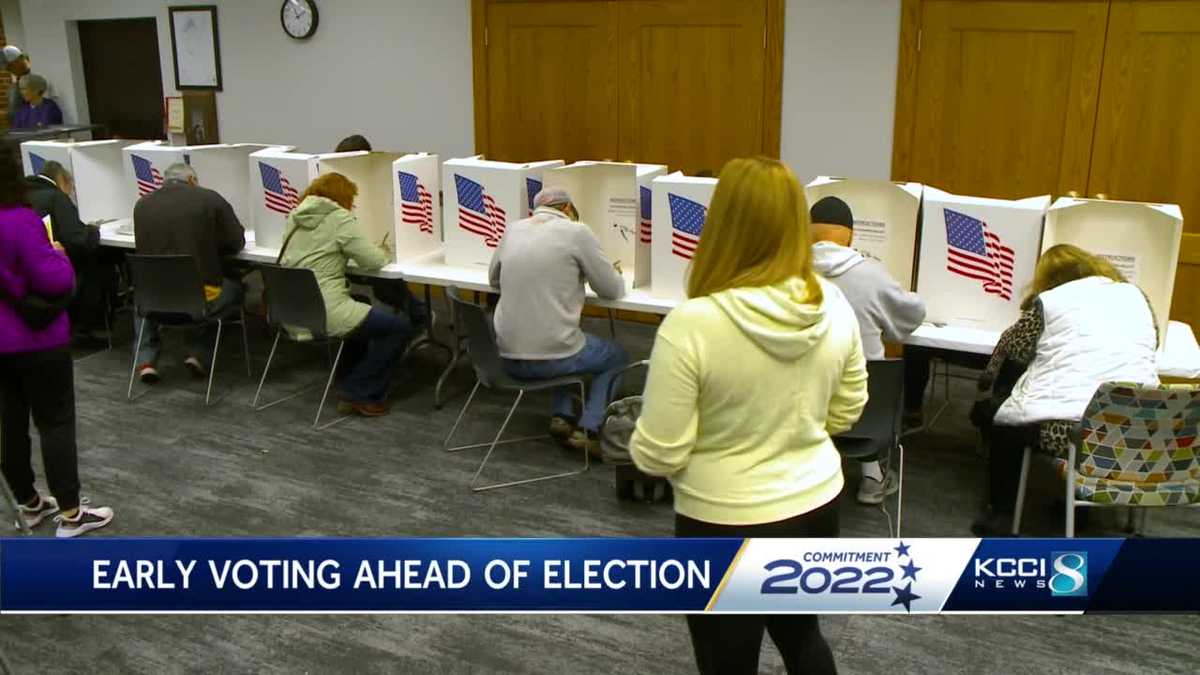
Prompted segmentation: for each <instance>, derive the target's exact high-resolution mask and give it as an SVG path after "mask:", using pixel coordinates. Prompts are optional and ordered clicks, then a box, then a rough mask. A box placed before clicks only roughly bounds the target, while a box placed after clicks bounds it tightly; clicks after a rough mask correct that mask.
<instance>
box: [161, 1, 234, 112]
mask: <svg viewBox="0 0 1200 675" xmlns="http://www.w3.org/2000/svg"><path fill="white" fill-rule="evenodd" d="M168 10H169V14H170V19H171V57H172V60H173V61H174V63H175V88H176V89H179V90H186V89H211V90H214V91H220V90H221V47H220V40H219V39H218V36H217V7H216V5H188V6H181V7H169V8H168Z"/></svg>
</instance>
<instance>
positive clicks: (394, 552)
mask: <svg viewBox="0 0 1200 675" xmlns="http://www.w3.org/2000/svg"><path fill="white" fill-rule="evenodd" d="M1198 562H1200V540H1197V539H1127V540H1126V539H633V538H629V539H599V538H596V539H592V538H589V539H416V538H396V539H383V538H381V539H339V538H328V539H283V538H280V539H225V538H173V539H167V538H161V539H160V538H94V539H87V540H82V539H81V540H66V541H58V540H53V539H33V538H6V539H0V613H4V614H38V613H176V614H181V613H359V612H361V613H388V612H394V613H421V612H427V613H468V612H487V613H534V612H553V613H568V612H586V613H632V612H648V613H697V612H729V613H739V612H742V613H745V612H751V613H815V614H834V613H899V614H935V613H954V612H963V613H1003V612H1018V613H1056V614H1072V613H1080V614H1081V613H1085V612H1196V611H1200V583H1197V580H1196V569H1197V563H1198Z"/></svg>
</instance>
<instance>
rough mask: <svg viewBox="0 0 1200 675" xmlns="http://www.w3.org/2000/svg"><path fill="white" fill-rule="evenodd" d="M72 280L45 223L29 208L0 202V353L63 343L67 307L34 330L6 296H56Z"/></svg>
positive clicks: (67, 328) (67, 332) (66, 336)
mask: <svg viewBox="0 0 1200 675" xmlns="http://www.w3.org/2000/svg"><path fill="white" fill-rule="evenodd" d="M74 285H75V271H74V270H73V269H71V261H70V260H68V259H67V255H66V254H65V253H63V252H61V251H59V250H58V249H56V248H54V247H53V246H51V245H50V240H49V239H48V238H47V237H46V225H45V223H43V222H42V219H41V218H38V215H37V214H36V213H34V211H33V209H30V208H28V207H25V206H17V207H0V354H12V353H14V352H37V351H43V350H47V349H55V348H58V347H65V346H66V345H67V344H68V343H70V341H71V323H70V320H69V319H68V318H67V314H66V312H63V315H62V316H60V317H58V318H57V319H55V320H54V323H52V324H50V325H49V326H47V327H46V328H44V329H42V330H39V331H34V330H31V329H30V328H29V326H27V325H25V322H24V321H22V320H21V317H20V316H18V315H17V312H16V310H15V309H13V306H12V304H11V302H10V301H9V299H10V298H23V297H25V295H26V294H27V293H36V294H38V295H42V296H45V297H54V296H58V295H62V294H63V293H67V292H69V291H70V290H71V288H72V287H73V286H74Z"/></svg>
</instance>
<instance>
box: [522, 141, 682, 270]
mask: <svg viewBox="0 0 1200 675" xmlns="http://www.w3.org/2000/svg"><path fill="white" fill-rule="evenodd" d="M666 172H667V167H665V166H662V165H660V164H628V163H616V162H592V161H585V162H576V163H574V164H571V165H569V166H564V167H561V168H556V169H550V170H548V171H546V172H545V174H544V185H545V187H547V188H551V187H554V188H562V189H564V190H566V191H567V192H569V193H570V194H571V199H572V200H573V201H574V203H575V208H576V209H577V210H578V211H579V220H580V221H581V222H584V223H587V224H588V225H589V226H591V228H592V230H593V231H594V232H595V233H596V238H597V239H598V240H600V245H601V246H603V247H604V252H605V254H606V255H608V258H609V259H610V260H612V261H613V262H615V263H618V264H619V265H620V267H621V269H622V270H627V271H632V272H633V273H634V280H633V285H634V286H646V285H649V283H650V270H651V261H650V255H651V252H650V239H651V232H650V228H651V220H652V218H651V211H650V209H651V194H652V193H651V190H650V184H651V182H652V181H653V180H654V178H656V177H658V176H661V175H664V174H666ZM643 193H645V199H643ZM643 240H645V243H644V244H643V243H642V241H643Z"/></svg>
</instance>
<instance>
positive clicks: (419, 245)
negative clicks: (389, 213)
mask: <svg viewBox="0 0 1200 675" xmlns="http://www.w3.org/2000/svg"><path fill="white" fill-rule="evenodd" d="M392 178H393V183H392V194H393V202H394V203H395V206H396V211H395V221H396V257H397V258H400V259H404V258H414V257H417V256H420V255H424V254H426V253H430V252H432V251H436V250H438V248H440V247H441V245H442V206H441V200H440V199H439V196H438V194H439V192H441V189H442V181H441V174H440V166H439V165H438V156H437V155H431V154H429V153H426V152H420V153H413V154H408V155H404V156H402V157H400V159H397V160H396V161H395V162H393V163H392Z"/></svg>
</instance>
